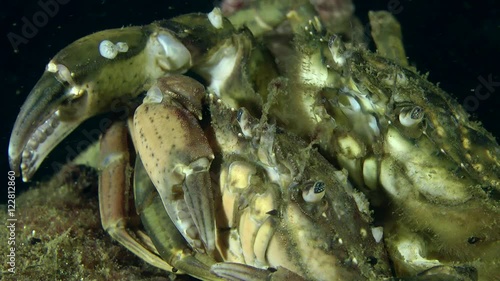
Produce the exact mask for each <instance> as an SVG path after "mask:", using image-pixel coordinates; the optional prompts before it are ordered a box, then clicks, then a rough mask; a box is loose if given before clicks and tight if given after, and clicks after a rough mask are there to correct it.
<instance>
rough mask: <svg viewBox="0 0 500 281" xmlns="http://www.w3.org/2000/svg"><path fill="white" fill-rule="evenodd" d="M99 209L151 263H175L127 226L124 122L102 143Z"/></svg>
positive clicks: (106, 224)
mask: <svg viewBox="0 0 500 281" xmlns="http://www.w3.org/2000/svg"><path fill="white" fill-rule="evenodd" d="M100 150H101V153H100V154H101V159H100V169H101V174H100V176H99V210H100V213H101V223H102V227H103V228H104V230H106V232H108V233H109V235H111V237H113V239H115V240H116V241H118V242H119V243H120V244H122V245H123V246H125V248H127V249H128V250H130V251H131V252H133V253H134V254H135V255H137V256H138V257H140V258H141V259H143V260H144V261H146V262H147V263H149V264H151V265H153V266H156V267H159V268H161V269H164V270H168V271H172V267H171V266H170V265H169V264H167V263H166V262H165V261H163V260H162V259H161V258H160V257H158V256H157V255H156V254H154V253H153V252H151V251H150V250H148V249H147V248H146V247H145V246H143V245H142V244H141V243H140V242H139V241H137V240H136V239H134V238H133V237H132V235H131V234H130V233H129V230H127V226H126V217H128V216H129V213H128V212H127V206H126V204H127V203H128V202H129V199H128V198H127V194H129V192H127V191H129V190H130V172H131V167H130V164H129V161H130V160H129V154H128V144H127V131H126V128H125V124H124V123H123V122H118V123H115V124H113V125H112V126H111V127H110V128H109V130H108V131H107V132H106V133H105V134H104V135H103V137H102V139H101V143H100Z"/></svg>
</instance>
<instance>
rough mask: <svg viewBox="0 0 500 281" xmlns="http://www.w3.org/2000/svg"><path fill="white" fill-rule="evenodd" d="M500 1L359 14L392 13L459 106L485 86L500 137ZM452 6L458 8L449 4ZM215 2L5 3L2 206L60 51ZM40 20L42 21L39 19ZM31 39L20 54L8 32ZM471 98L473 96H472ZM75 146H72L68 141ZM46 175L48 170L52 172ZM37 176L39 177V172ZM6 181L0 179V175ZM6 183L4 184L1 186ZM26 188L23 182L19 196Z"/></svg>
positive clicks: (414, 56) (486, 110) (409, 4)
mask: <svg viewBox="0 0 500 281" xmlns="http://www.w3.org/2000/svg"><path fill="white" fill-rule="evenodd" d="M39 2H43V3H47V2H52V3H58V11H57V12H55V13H54V14H53V15H48V16H46V18H47V20H46V21H45V22H43V21H44V17H43V15H41V14H40V13H41V11H43V9H42V7H41V6H40V5H39ZM499 2H500V1H494V0H489V1H453V2H452V1H408V0H406V1H405V0H400V1H396V0H383V1H382V0H376V1H354V3H355V5H356V14H357V15H358V16H359V17H360V18H361V19H362V21H363V23H364V24H366V23H367V12H368V11H369V10H393V11H396V12H395V14H396V17H397V18H398V20H399V21H400V22H401V26H402V29H403V36H404V44H405V47H406V51H407V55H408V57H409V58H410V62H411V63H412V64H413V65H415V66H416V67H417V69H418V70H419V71H421V72H423V73H425V72H430V76H429V80H430V81H432V82H440V86H441V87H442V88H443V89H444V90H445V91H447V92H449V93H451V94H452V95H453V96H454V97H456V99H457V100H458V101H459V102H460V103H464V101H466V100H467V99H470V97H471V96H474V89H475V88H476V87H478V86H479V85H481V81H482V79H481V77H482V78H484V80H492V81H495V82H496V81H498V82H497V83H496V84H498V85H494V86H490V87H489V88H488V87H486V86H484V85H483V87H482V88H483V90H482V92H481V93H482V98H483V99H482V100H478V101H479V102H478V103H477V104H475V105H474V108H471V107H469V108H470V109H471V110H470V113H471V114H472V115H473V116H474V117H475V119H477V120H480V121H482V122H483V123H484V125H485V127H486V128H487V129H488V130H489V131H490V132H492V133H493V134H494V135H495V136H497V137H498V136H500V124H499V123H500V118H499V117H500V71H499V70H500V56H499V51H500V14H499V12H500V3H499ZM450 3H454V4H450ZM216 4H217V2H213V1H152V0H142V1H131V0H128V1H127V0H122V1H119V0H98V1H93V0H86V1H84V0H58V1H56V0H42V1H5V0H2V1H0V43H1V45H0V46H1V47H0V81H1V82H0V83H1V84H0V85H1V90H0V91H1V92H0V96H1V101H2V102H1V103H0V114H1V122H0V126H1V127H2V129H1V132H2V134H1V135H0V149H1V150H2V151H3V152H2V154H1V159H0V174H4V175H5V179H4V182H5V184H4V187H0V188H1V189H2V191H0V203H4V202H6V194H7V186H6V183H7V179H6V178H7V177H6V176H7V175H6V174H7V172H8V171H9V167H8V160H7V145H8V139H9V137H10V132H11V130H12V126H13V124H14V121H15V118H16V116H17V113H18V112H19V108H20V106H21V104H22V103H23V101H24V100H25V98H26V96H27V95H28V93H29V91H30V90H31V88H32V87H33V86H34V84H35V83H36V81H37V80H38V78H39V77H40V76H41V74H42V72H43V70H44V68H45V65H46V64H47V62H48V61H49V60H50V58H51V57H52V56H53V55H54V54H56V53H57V52H58V51H59V50H60V49H62V48H63V47H65V46H66V45H68V44H69V43H71V42H73V41H74V40H76V39H78V38H80V37H83V36H85V35H88V34H90V33H92V32H95V31H98V30H103V29H108V28H117V27H122V26H128V25H143V24H148V23H150V22H152V21H154V20H157V19H162V18H169V17H172V16H175V15H178V14H182V13H187V12H205V13H206V12H209V11H210V10H211V9H212V8H213V6H214V5H216ZM34 16H35V18H36V19H37V20H38V23H43V24H39V27H37V28H36V29H37V30H36V32H33V34H30V37H31V38H26V36H23V33H22V28H23V25H24V24H25V22H24V21H23V18H24V19H25V21H26V20H28V21H30V22H31V23H33V21H34V18H33V17H34ZM37 16H38V18H37ZM9 33H11V35H12V33H15V34H17V35H19V36H23V37H25V38H26V39H27V42H25V43H23V44H20V45H19V46H18V51H17V52H14V48H13V45H12V44H11V43H10V42H9V40H8V34H9ZM468 97H469V98H468ZM69 145H71V143H69ZM46 170H47V168H46ZM43 173H44V172H43V167H42V172H41V173H38V176H37V177H38V178H40V174H43ZM0 179H1V177H0ZM0 182H1V181H0ZM26 187H27V184H24V183H22V182H21V181H20V180H18V181H17V190H18V195H19V193H20V191H21V190H22V189H23V188H24V189H25V188H26Z"/></svg>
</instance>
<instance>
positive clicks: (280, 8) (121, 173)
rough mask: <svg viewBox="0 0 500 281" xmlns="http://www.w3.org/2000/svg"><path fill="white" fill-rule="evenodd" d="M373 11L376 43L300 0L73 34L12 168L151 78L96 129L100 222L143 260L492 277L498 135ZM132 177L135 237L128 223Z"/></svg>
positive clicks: (244, 268)
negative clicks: (420, 69) (129, 104)
mask: <svg viewBox="0 0 500 281" xmlns="http://www.w3.org/2000/svg"><path fill="white" fill-rule="evenodd" d="M249 15H250V16H249ZM255 15H258V16H255ZM370 21H371V24H372V27H373V34H372V35H373V38H374V40H375V42H376V44H377V48H378V50H379V52H378V54H373V53H371V52H369V51H367V50H366V49H365V48H364V47H363V45H362V44H361V45H360V44H356V40H355V38H357V37H359V36H357V35H356V34H355V33H352V34H351V36H350V37H351V38H345V41H343V39H342V37H341V36H340V35H339V34H341V33H343V32H344V31H345V30H342V28H338V26H342V25H334V26H331V25H329V24H325V23H323V22H322V20H321V19H320V18H319V17H318V16H317V12H316V10H315V9H314V7H313V6H311V5H310V4H309V2H308V1H289V2H278V3H276V1H258V2H254V3H253V4H252V5H251V6H250V7H249V8H248V9H245V10H241V11H238V12H236V13H235V14H233V15H230V16H229V19H226V18H224V17H222V15H221V12H220V10H218V9H214V10H213V11H212V12H211V13H209V14H208V15H207V14H190V15H183V16H179V17H176V18H173V19H170V20H163V21H158V22H155V23H152V24H150V25H147V26H143V27H127V28H122V29H116V30H106V31H102V32H98V33H95V34H92V35H90V36H87V37H84V38H82V39H80V40H78V41H76V42H74V43H73V44H71V45H69V46H68V47H67V48H65V49H63V50H62V51H60V52H59V53H58V54H57V55H56V56H55V57H54V58H53V59H52V60H51V61H50V62H49V64H48V65H47V68H46V71H45V73H44V74H43V76H42V78H41V79H40V80H39V82H38V83H37V85H36V86H35V87H34V89H33V90H32V92H31V94H30V96H29V97H28V99H27V101H26V103H25V105H23V107H22V109H21V112H20V114H19V116H18V119H17V121H16V124H15V126H14V130H13V133H12V137H11V142H10V146H9V158H10V163H11V166H12V168H13V169H15V170H19V168H20V170H21V172H22V175H23V179H24V180H25V181H27V180H29V178H30V177H31V176H32V175H33V174H34V172H35V171H36V169H37V168H38V167H39V166H40V164H41V162H42V161H43V159H44V158H45V157H46V156H47V155H48V154H49V153H50V151H51V150H52V149H53V148H54V147H55V146H56V145H57V144H58V143H59V142H60V141H61V140H62V139H63V138H64V137H65V136H66V135H67V134H69V132H71V131H72V130H73V129H75V128H76V127H78V125H80V124H81V123H82V122H83V121H84V120H86V119H88V118H90V117H92V116H95V115H97V114H99V113H103V112H106V111H109V110H110V108H112V106H113V105H114V104H115V102H116V101H117V100H127V101H129V100H130V101H137V100H140V99H142V93H144V92H145V91H147V94H146V97H145V98H144V101H143V102H142V104H141V105H139V106H138V107H137V109H135V107H134V109H135V112H134V114H133V116H130V120H128V125H127V126H126V125H125V123H126V121H127V120H121V121H118V122H117V123H115V124H113V125H111V127H110V129H109V130H108V131H107V132H106V133H105V134H104V135H103V137H102V139H101V143H100V149H101V155H102V156H101V157H102V158H101V162H100V163H101V164H100V169H101V173H100V179H99V186H100V191H99V196H100V207H101V219H102V224H103V227H104V228H105V229H106V231H108V232H109V233H110V235H111V236H112V237H114V238H115V239H116V240H117V241H119V242H120V243H121V244H123V245H124V246H125V247H127V248H128V249H130V250H131V251H132V252H134V253H135V254H137V255H138V256H140V257H141V258H143V259H144V260H145V261H147V262H149V263H151V264H153V265H155V266H158V267H160V268H163V269H165V270H169V271H172V272H179V271H180V272H184V273H187V274H189V275H192V276H195V277H197V278H201V279H204V280H219V279H222V278H226V279H229V280H263V279H266V278H268V279H270V280H283V279H290V278H291V279H293V280H304V279H305V280H311V279H313V280H383V279H389V278H391V277H392V276H393V274H395V275H396V276H398V277H408V278H416V279H411V280H427V279H428V280H433V279H432V278H452V277H453V278H461V279H460V280H475V279H477V278H478V276H479V279H483V280H487V279H488V278H491V277H492V276H495V274H498V271H497V270H495V269H492V268H495V265H497V264H498V263H499V262H500V261H499V257H498V254H497V253H498V250H499V246H500V244H499V240H498V235H499V233H500V231H499V230H500V224H498V222H497V220H498V217H499V216H498V215H499V214H500V210H499V203H498V195H497V194H498V191H499V188H500V187H499V185H500V181H499V174H500V162H499V159H500V148H499V146H498V144H497V143H496V141H495V139H494V138H493V137H492V136H491V135H490V134H489V133H487V132H486V131H485V130H484V129H483V128H482V127H481V126H480V125H479V124H476V123H473V122H471V121H469V119H468V116H467V114H466V113H465V111H464V110H463V109H462V108H461V107H460V105H458V104H457V103H456V102H455V101H454V100H453V99H452V98H451V97H449V96H448V95H447V94H446V93H444V92H443V91H442V90H440V89H439V88H437V87H436V86H434V85H432V84H431V83H429V82H428V81H427V80H426V78H425V77H423V76H421V75H420V74H418V73H417V72H416V70H414V69H412V68H411V67H408V66H407V64H408V63H407V61H406V56H405V55H404V49H403V47H402V43H401V33H400V29H399V25H398V24H397V22H396V21H395V20H394V18H393V17H392V16H391V15H390V14H388V13H386V12H378V13H371V14H370ZM242 25H246V26H248V28H245V27H242ZM336 28H337V29H336ZM256 37H257V38H262V39H261V40H262V41H257V39H256ZM262 44H266V45H267V46H269V49H270V50H271V51H268V49H266V48H264V47H263V46H262ZM276 62H278V63H276ZM181 74H188V75H190V76H193V77H197V79H198V80H200V81H201V82H202V83H203V84H204V85H205V86H206V90H205V87H204V86H203V85H201V84H199V82H196V81H195V80H193V79H192V78H189V77H187V76H183V75H181ZM207 93H208V94H207ZM200 120H201V121H200ZM127 128H128V130H129V131H130V136H131V139H132V143H133V146H134V148H135V150H136V153H135V152H134V149H132V152H129V145H128V144H127V133H126V129H127ZM136 154H137V155H136ZM134 158H135V159H136V160H135V164H134V169H131V168H130V166H131V165H132V164H131V162H133V161H134V160H133V159H134ZM326 159H327V160H326ZM131 176H133V177H134V180H133V181H134V184H133V185H134V197H135V199H134V200H135V204H136V206H135V209H136V211H137V212H138V213H139V215H140V216H141V221H142V224H143V225H144V228H145V230H146V233H147V234H146V233H144V232H143V231H141V230H134V231H132V230H131V229H130V228H129V227H127V222H126V220H125V218H126V217H127V216H128V215H129V211H128V208H127V204H126V203H127V202H129V201H130V200H129V198H128V197H127V194H129V191H128V190H129V188H130V178H131ZM350 182H352V184H353V186H354V187H355V188H356V189H357V190H359V191H361V192H362V193H360V192H359V191H357V190H356V189H353V188H352V187H351V183H350ZM366 198H367V199H368V201H369V202H370V203H368V201H367V199H366ZM370 205H371V206H370ZM373 211H375V214H376V215H377V216H376V217H377V219H376V220H375V221H372V215H373ZM132 232H134V233H132ZM385 250H387V254H388V257H387V256H386V253H385ZM311 257H314V258H311ZM389 259H390V260H391V262H392V263H390V262H389ZM392 265H393V266H392ZM270 269H272V270H270ZM319 271H321V274H319V273H318V272H319ZM417 274H418V277H414V276H417Z"/></svg>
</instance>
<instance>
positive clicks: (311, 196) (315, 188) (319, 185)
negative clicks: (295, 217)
mask: <svg viewBox="0 0 500 281" xmlns="http://www.w3.org/2000/svg"><path fill="white" fill-rule="evenodd" d="M323 197H325V183H324V182H322V181H317V182H315V183H314V184H313V185H311V186H310V187H308V188H306V189H304V190H303V191H302V198H304V201H306V202H308V203H316V202H319V201H321V199H323Z"/></svg>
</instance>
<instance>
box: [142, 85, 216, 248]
mask: <svg viewBox="0 0 500 281" xmlns="http://www.w3.org/2000/svg"><path fill="white" fill-rule="evenodd" d="M204 95H205V90H204V87H203V85H201V84H200V83H198V82H197V81H196V80H194V79H192V78H189V77H186V76H180V75H178V76H170V77H165V78H161V79H159V80H158V82H157V84H156V85H155V86H153V87H152V88H151V89H150V90H149V91H148V94H147V96H146V98H145V99H144V103H143V104H142V105H141V106H139V107H138V108H137V110H136V112H135V115H134V130H133V131H134V132H133V134H134V137H133V139H134V141H135V142H136V143H135V147H136V148H137V151H138V153H139V155H140V157H141V159H142V161H143V163H144V166H145V169H146V171H147V173H148V175H149V177H150V178H151V180H152V181H153V183H154V185H155V186H156V189H157V191H158V193H159V194H160V198H161V200H162V202H163V204H164V207H165V210H166V211H167V213H168V215H169V216H170V219H171V220H172V221H173V222H174V224H175V226H176V227H177V229H178V230H179V231H180V232H181V234H182V235H183V236H184V238H185V239H186V240H187V241H188V243H189V244H190V245H191V246H192V247H193V248H194V249H196V250H197V251H200V252H204V251H206V252H208V253H212V252H213V251H214V250H215V219H214V218H215V211H214V207H213V205H214V199H213V193H212V192H213V191H212V188H211V180H210V175H209V168H210V164H211V162H212V159H213V158H214V155H213V153H212V150H211V148H210V146H209V144H208V140H207V138H206V137H205V135H204V132H203V130H202V129H201V127H200V125H199V124H198V121H197V120H196V117H195V116H193V114H194V115H196V116H197V117H199V118H200V117H201V99H202V98H203V97H204Z"/></svg>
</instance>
